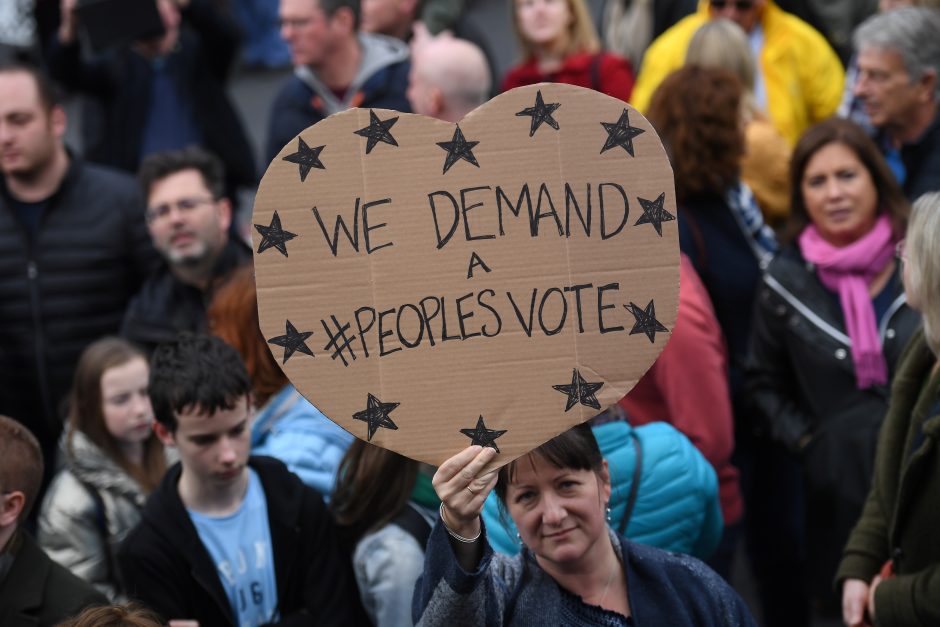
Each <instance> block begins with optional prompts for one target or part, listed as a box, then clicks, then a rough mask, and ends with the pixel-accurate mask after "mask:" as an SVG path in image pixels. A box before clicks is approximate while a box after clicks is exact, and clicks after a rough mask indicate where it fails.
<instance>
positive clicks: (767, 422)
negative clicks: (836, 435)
mask: <svg viewBox="0 0 940 627" xmlns="http://www.w3.org/2000/svg"><path fill="white" fill-rule="evenodd" d="M889 288H890V289H894V290H895V295H894V299H893V301H892V303H891V306H890V308H889V310H888V312H887V314H886V315H885V316H884V318H883V319H882V320H881V324H880V325H879V335H880V337H881V341H882V345H883V349H884V355H885V358H886V359H887V362H888V376H889V378H890V377H892V376H893V374H894V369H895V366H896V364H897V361H898V358H899V357H900V355H901V351H902V349H903V348H904V346H905V345H906V344H907V341H908V339H909V338H910V337H911V335H912V334H913V333H914V331H915V330H916V329H917V328H918V326H919V325H920V315H919V314H918V313H917V312H915V311H914V310H912V309H911V308H909V307H908V306H907V303H906V300H905V298H904V293H903V288H902V286H901V281H900V277H899V276H898V272H897V271H896V272H895V276H894V277H893V278H892V280H891V281H890V283H889ZM747 386H748V391H749V394H750V398H751V401H752V403H753V404H754V406H755V409H756V410H757V412H758V414H759V415H758V416H757V422H758V424H760V425H762V426H763V429H764V430H765V431H766V432H767V433H768V435H770V437H771V438H772V439H774V440H776V441H778V442H781V443H782V444H784V445H785V446H787V447H788V448H789V449H791V450H794V451H796V450H797V449H798V444H799V442H800V440H801V439H802V438H803V436H806V435H810V436H813V437H814V438H815V437H820V436H822V435H824V434H826V433H827V432H828V431H830V430H833V429H846V430H851V431H857V430H858V429H859V428H866V429H867V428H871V429H872V433H871V441H870V443H871V447H872V448H871V452H872V454H874V442H875V439H876V437H877V429H878V426H879V425H880V424H881V420H882V418H883V417H884V413H885V411H886V410H887V407H888V387H887V386H873V387H870V388H868V389H866V390H859V389H857V387H856V384H855V369H854V367H853V363H852V355H851V351H850V341H849V337H848V332H847V331H846V329H845V322H844V320H843V316H842V310H841V307H840V305H839V302H838V299H834V298H833V297H832V295H831V293H830V292H828V291H827V290H826V289H825V288H824V287H823V286H822V284H821V283H820V282H819V279H818V278H817V277H816V271H815V269H814V268H813V266H812V264H810V263H809V262H807V261H805V260H804V259H803V258H802V256H801V255H800V254H799V252H798V251H797V250H796V248H791V249H788V250H786V251H784V252H783V253H781V254H780V255H778V256H777V258H776V259H774V260H773V261H772V262H771V264H770V266H769V267H768V268H767V271H766V273H765V274H764V277H763V280H762V283H761V286H760V288H759V289H758V297H757V303H756V305H755V312H754V324H753V327H752V330H751V345H750V351H749V355H748V360H747Z"/></svg>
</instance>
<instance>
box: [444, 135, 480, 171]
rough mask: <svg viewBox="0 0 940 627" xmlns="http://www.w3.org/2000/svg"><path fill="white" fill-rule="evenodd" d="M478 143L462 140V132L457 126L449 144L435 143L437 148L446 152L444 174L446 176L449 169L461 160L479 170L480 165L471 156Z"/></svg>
mask: <svg viewBox="0 0 940 627" xmlns="http://www.w3.org/2000/svg"><path fill="white" fill-rule="evenodd" d="M479 143H480V142H468V141H467V140H466V139H465V138H464V136H463V131H461V130H460V127H459V126H458V127H457V129H456V130H455V131H454V138H453V139H452V140H450V141H449V142H437V145H438V146H440V147H441V148H443V149H444V150H446V151H447V158H446V159H445V160H444V174H447V171H448V170H450V167H451V166H452V165H454V164H455V163H457V162H458V161H459V160H461V159H463V160H464V161H467V162H469V163H472V164H473V165H475V166H476V167H478V168H479V167H480V164H479V163H477V158H476V157H474V156H473V147H474V146H476V145H477V144H479Z"/></svg>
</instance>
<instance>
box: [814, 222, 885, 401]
mask: <svg viewBox="0 0 940 627" xmlns="http://www.w3.org/2000/svg"><path fill="white" fill-rule="evenodd" d="M798 241H799V246H800V250H801V251H802V253H803V257H804V258H806V260H807V261H810V262H812V263H813V264H815V265H816V270H817V274H818V276H819V280H820V281H821V282H822V284H823V285H824V286H826V288H828V289H830V290H832V291H834V292H836V293H837V294H838V295H839V302H840V304H841V305H842V314H843V317H844V318H845V326H846V330H847V331H848V333H849V339H850V340H851V342H852V346H851V348H852V361H853V363H854V364H855V381H856V385H857V387H858V389H860V390H863V389H865V388H868V387H871V386H872V385H884V384H886V383H887V382H888V365H887V362H886V361H885V358H884V354H883V353H882V350H881V340H880V338H879V337H878V325H877V322H876V320H875V308H874V306H873V305H872V302H871V297H870V296H869V294H868V284H869V283H870V282H871V280H872V279H873V278H874V277H875V276H876V275H877V274H878V273H879V272H881V271H882V270H884V268H885V266H887V265H888V263H889V262H890V261H891V257H892V255H893V254H894V236H893V233H892V231H891V222H890V221H889V220H888V216H887V215H885V214H882V215H881V217H879V218H878V219H877V220H876V221H875V226H874V228H872V230H871V231H869V232H868V233H866V234H865V235H864V236H862V237H860V238H859V239H858V240H856V241H854V242H852V243H851V244H849V245H848V246H842V247H837V246H833V245H832V244H830V243H828V242H827V241H825V240H824V239H823V238H822V236H821V235H820V234H819V231H818V230H817V229H816V227H815V226H814V225H812V224H810V225H809V226H807V227H806V228H805V229H803V232H802V233H800V236H799V240H798Z"/></svg>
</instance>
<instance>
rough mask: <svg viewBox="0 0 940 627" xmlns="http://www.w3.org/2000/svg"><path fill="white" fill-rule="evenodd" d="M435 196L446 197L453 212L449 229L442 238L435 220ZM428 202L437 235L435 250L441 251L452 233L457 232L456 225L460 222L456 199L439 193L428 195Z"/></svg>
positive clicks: (441, 192)
mask: <svg viewBox="0 0 940 627" xmlns="http://www.w3.org/2000/svg"><path fill="white" fill-rule="evenodd" d="M435 196H447V199H448V200H449V201H450V204H451V207H452V208H453V210H454V218H453V221H452V222H451V224H450V229H449V230H448V231H447V235H445V236H443V237H442V236H441V227H440V222H438V220H437V205H436V204H435V202H434V197H435ZM428 201H429V202H430V203H431V215H432V216H434V231H435V234H436V235H437V248H438V249H441V248H444V246H445V245H447V242H449V241H450V238H452V237H453V236H454V232H456V231H457V223H458V222H459V221H460V213H459V212H458V209H457V199H456V198H454V197H453V196H451V195H450V193H448V192H445V191H440V192H432V193H430V194H428Z"/></svg>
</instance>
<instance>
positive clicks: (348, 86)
mask: <svg viewBox="0 0 940 627" xmlns="http://www.w3.org/2000/svg"><path fill="white" fill-rule="evenodd" d="M280 15H281V36H282V37H283V38H284V40H285V41H287V45H288V46H289V47H290V53H291V61H292V62H293V63H294V76H292V77H291V78H290V79H288V81H287V83H286V84H285V85H284V87H283V88H282V89H281V92H280V93H279V94H278V96H277V98H276V99H275V101H274V104H273V105H272V107H271V121H270V125H269V127H268V143H267V150H266V152H265V154H266V156H267V158H268V160H271V159H273V158H274V157H275V156H276V155H277V153H279V152H280V151H281V149H282V148H283V147H284V146H285V145H286V144H287V143H288V142H290V141H291V140H292V139H293V138H294V136H295V135H297V134H298V133H300V132H301V131H302V130H304V129H305V128H307V127H308V126H310V125H311V124H315V123H317V122H319V121H320V120H322V119H323V118H325V117H327V116H329V115H332V114H334V113H338V112H340V111H344V110H346V109H348V108H350V107H375V108H382V109H396V110H398V111H406V112H410V111H411V109H410V108H409V106H408V99H407V98H406V97H405V90H406V89H407V88H408V71H409V69H410V64H409V62H408V48H407V46H406V45H405V44H404V43H403V42H401V41H400V40H397V39H393V38H391V37H386V36H384V35H375V34H372V33H359V32H358V28H359V0H281V5H280Z"/></svg>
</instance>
